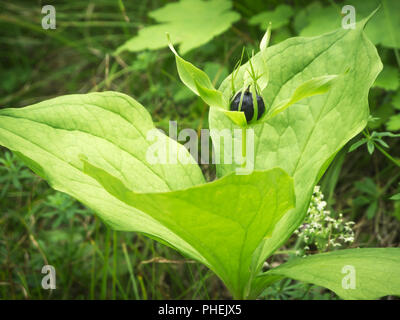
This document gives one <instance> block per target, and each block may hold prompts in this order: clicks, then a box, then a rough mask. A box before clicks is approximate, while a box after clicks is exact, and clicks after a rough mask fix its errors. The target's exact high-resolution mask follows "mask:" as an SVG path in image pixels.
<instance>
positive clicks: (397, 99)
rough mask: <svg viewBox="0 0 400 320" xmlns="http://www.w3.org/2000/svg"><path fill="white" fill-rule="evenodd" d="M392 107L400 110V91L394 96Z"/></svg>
mask: <svg viewBox="0 0 400 320" xmlns="http://www.w3.org/2000/svg"><path fill="white" fill-rule="evenodd" d="M392 105H393V106H394V107H395V108H396V109H398V110H400V91H397V92H396V94H395V95H394V96H393V99H392Z"/></svg>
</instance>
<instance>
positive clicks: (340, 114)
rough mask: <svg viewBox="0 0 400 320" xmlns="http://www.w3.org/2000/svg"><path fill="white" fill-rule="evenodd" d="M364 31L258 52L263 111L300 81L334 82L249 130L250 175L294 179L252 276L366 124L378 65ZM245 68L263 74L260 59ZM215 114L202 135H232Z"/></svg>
mask: <svg viewBox="0 0 400 320" xmlns="http://www.w3.org/2000/svg"><path fill="white" fill-rule="evenodd" d="M364 24H365V21H363V22H358V24H357V26H358V28H357V29H355V30H345V29H338V30H336V31H335V32H332V33H329V34H325V35H322V36H318V37H315V38H291V39H288V40H286V41H284V42H282V43H280V44H277V45H274V46H270V47H268V49H267V51H266V57H267V59H268V65H269V73H270V82H269V85H268V86H267V87H266V89H265V90H264V91H263V92H262V97H263V99H264V102H265V105H266V107H267V108H268V106H271V105H276V104H277V103H279V102H280V101H283V100H285V99H290V97H291V95H292V94H293V92H294V91H295V89H296V88H297V87H299V86H300V85H301V84H302V83H304V82H305V81H307V80H308V79H311V78H315V77H321V76H324V75H329V74H340V75H341V76H340V77H337V78H336V80H335V81H334V82H333V84H332V86H331V89H330V90H329V91H328V92H327V93H326V94H322V95H317V96H313V97H311V98H308V99H305V100H303V102H302V103H301V104H297V105H296V107H293V108H287V109H286V110H284V111H283V112H281V113H279V114H277V115H276V116H275V117H273V118H271V119H270V120H269V121H264V122H263V121H261V122H260V121H259V122H256V123H254V124H250V125H249V128H252V129H253V130H254V143H255V158H254V161H255V163H254V166H255V169H256V170H266V169H270V168H274V167H277V166H279V167H281V168H283V169H284V170H285V171H286V172H288V173H289V175H290V176H292V177H294V183H295V192H296V208H295V209H294V210H291V211H289V212H288V213H287V214H286V215H285V216H284V217H283V218H282V220H280V222H279V223H278V224H277V226H276V228H275V229H274V232H273V235H272V237H271V238H270V239H266V240H265V241H264V243H263V244H262V245H261V246H260V247H259V248H258V250H257V252H256V253H255V254H254V265H253V267H254V268H255V269H257V270H259V269H260V268H261V267H262V265H263V263H264V261H265V259H266V258H267V257H268V256H270V255H271V254H272V253H273V252H274V251H275V250H276V249H277V248H279V247H280V246H281V245H282V244H283V243H284V242H285V241H286V240H287V239H288V238H289V237H290V235H291V234H292V232H293V231H294V230H295V229H296V228H297V227H298V226H299V225H300V224H301V222H302V221H303V219H304V217H305V214H306V212H307V208H308V204H309V200H310V197H311V195H312V192H313V189H314V185H315V184H316V183H317V181H318V179H319V178H320V177H321V176H322V174H323V173H324V170H326V169H327V167H328V165H329V163H330V162H331V161H332V160H333V158H334V155H335V154H336V153H337V152H338V151H339V150H340V149H341V148H342V147H343V146H344V145H345V144H346V143H347V142H348V141H349V140H351V139H352V138H353V137H354V136H356V135H357V134H358V133H359V132H360V131H361V130H362V129H363V128H364V127H365V125H366V124H367V121H368V117H369V110H368V92H369V89H370V87H371V86H372V84H373V83H374V81H375V79H376V77H377V75H378V73H379V71H380V70H381V69H382V63H381V61H380V59H379V56H378V54H377V51H376V48H375V47H374V46H373V45H372V44H371V42H370V41H369V40H368V39H367V38H366V37H365V35H364V33H363V31H362V28H363V25H364ZM253 65H255V66H257V67H258V68H259V69H260V70H263V65H264V63H263V59H262V57H261V55H260V54H257V55H255V56H254V58H253ZM247 67H248V66H247V65H246V64H245V65H243V66H242V67H241V68H240V69H239V70H238V73H237V77H236V79H235V86H236V87H240V83H241V82H242V81H243V76H244V72H245V70H246V69H247ZM230 80H231V78H230V76H229V77H228V78H227V79H226V80H225V81H224V82H223V83H222V84H221V87H220V90H221V91H223V92H230V90H231V89H230V88H231V82H230ZM216 109H217V108H211V109H210V116H209V123H210V128H211V129H217V130H223V129H225V128H227V129H231V130H232V129H233V128H234V125H233V124H232V122H231V121H230V120H229V119H227V118H226V117H225V116H223V115H221V113H220V112H218V111H217V110H216ZM211 137H212V139H213V142H214V143H218V141H219V138H218V137H217V136H214V135H213V133H212V131H211ZM214 140H215V141H214ZM227 143H229V142H227ZM232 143H233V142H232ZM222 151H223V150H221V152H222ZM236 167H237V165H235V164H218V165H217V174H218V176H224V175H226V174H228V173H230V172H233V171H235V170H236Z"/></svg>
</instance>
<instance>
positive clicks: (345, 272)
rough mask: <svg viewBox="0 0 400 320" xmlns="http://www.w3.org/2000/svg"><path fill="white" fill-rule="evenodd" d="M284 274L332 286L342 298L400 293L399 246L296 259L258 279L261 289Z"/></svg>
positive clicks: (350, 250) (378, 296) (326, 286)
mask: <svg viewBox="0 0 400 320" xmlns="http://www.w3.org/2000/svg"><path fill="white" fill-rule="evenodd" d="M353 272H354V273H353ZM352 275H354V277H355V278H354V282H353V283H352V279H351V278H350V277H351V276H352ZM284 277H288V278H292V279H296V280H299V281H303V282H307V283H312V284H316V285H318V286H323V287H325V288H329V289H330V290H332V291H334V292H335V293H336V294H338V295H339V296H340V297H341V298H343V299H377V298H380V297H383V296H387V295H400V248H374V249H347V250H339V251H334V252H329V253H322V254H316V255H312V256H309V257H306V258H299V259H294V260H292V261H289V262H287V263H284V264H282V265H280V266H279V267H277V268H275V269H272V270H270V271H268V272H266V273H264V274H263V275H260V276H259V277H257V278H256V281H255V282H256V283H257V286H258V287H259V288H262V287H263V286H264V283H268V284H270V283H271V282H273V281H276V280H279V279H282V278H284ZM263 282H264V283H263Z"/></svg>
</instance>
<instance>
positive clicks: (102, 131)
mask: <svg viewBox="0 0 400 320" xmlns="http://www.w3.org/2000/svg"><path fill="white" fill-rule="evenodd" d="M150 130H154V131H155V132H158V136H157V142H160V143H161V144H162V145H165V146H166V148H167V147H171V148H172V147H176V148H177V150H178V151H179V153H180V154H181V155H182V156H184V158H185V160H186V161H187V164H183V163H182V162H178V161H177V163H176V164H163V165H161V164H149V162H148V161H147V160H146V159H147V158H146V151H147V150H148V148H149V146H150V145H152V144H154V143H155V141H148V140H147V133H148V132H149V131H150ZM0 145H3V146H5V147H7V148H9V149H11V150H13V151H14V152H16V153H17V154H18V155H19V156H20V157H21V158H22V160H23V161H24V162H25V163H26V165H28V166H29V167H30V168H31V169H32V170H34V171H35V172H37V173H38V174H39V175H40V176H42V177H43V178H45V179H46V180H47V181H48V183H49V184H50V185H51V186H52V187H53V188H54V189H56V190H59V191H62V192H65V193H67V194H69V195H71V196H73V197H74V198H76V199H78V200H79V201H80V202H82V203H83V204H85V205H87V206H88V207H90V208H92V209H93V210H95V211H96V212H97V214H98V216H99V217H100V218H101V219H102V220H103V221H104V222H105V223H107V224H108V225H109V226H110V227H112V228H114V229H117V230H121V231H137V232H142V233H145V234H148V235H151V236H152V237H154V238H157V239H160V238H161V239H164V241H165V242H166V243H168V244H169V245H170V246H172V247H174V248H176V249H178V250H179V251H181V252H184V253H186V254H187V255H189V256H191V257H193V258H196V259H199V260H200V261H201V260H202V257H201V256H200V255H199V254H198V253H197V252H196V250H194V249H193V248H192V247H191V246H190V245H189V244H187V243H186V242H185V241H183V240H182V239H181V238H180V236H179V235H176V234H174V233H172V232H171V231H170V230H168V229H167V228H166V227H165V226H163V225H162V224H161V223H160V222H159V221H156V220H154V219H153V218H152V217H150V216H149V215H147V214H145V213H143V212H141V211H139V210H136V209H132V208H131V207H130V206H127V205H126V204H124V203H123V202H121V201H119V200H117V199H115V198H114V197H112V196H111V195H110V194H109V193H108V192H106V191H105V190H104V188H102V187H101V186H100V185H99V184H98V183H97V182H96V181H95V180H93V179H92V178H90V177H88V176H87V175H86V174H84V173H83V164H82V161H81V159H80V156H81V155H82V154H83V155H85V157H86V158H87V161H90V162H91V163H93V164H94V165H96V166H99V167H101V168H103V169H105V170H107V171H108V172H110V174H112V175H114V176H116V177H118V178H119V179H121V181H123V183H124V184H126V185H127V186H128V187H129V188H131V189H132V190H135V191H136V192H166V191H171V190H176V189H182V188H188V187H191V186H194V185H198V184H202V183H204V178H203V175H202V172H201V170H200V168H199V166H198V165H197V163H196V162H195V161H194V159H193V158H192V157H191V156H190V154H189V153H188V151H187V150H186V148H185V147H183V146H182V145H180V144H178V143H177V142H175V141H174V140H172V139H170V138H169V137H167V136H165V135H164V134H161V133H159V131H158V130H156V129H155V127H154V125H153V122H152V120H151V118H150V115H149V113H148V112H147V111H146V109H144V107H143V106H141V105H140V104H139V103H138V102H137V101H135V100H134V99H132V98H130V97H129V96H127V95H124V94H121V93H115V92H104V93H91V94H86V95H67V96H62V97H59V98H55V99H50V100H47V101H44V102H41V103H38V104H35V105H32V106H29V107H26V108H19V109H3V110H1V111H0ZM178 160H179V159H178ZM185 163H186V162H185Z"/></svg>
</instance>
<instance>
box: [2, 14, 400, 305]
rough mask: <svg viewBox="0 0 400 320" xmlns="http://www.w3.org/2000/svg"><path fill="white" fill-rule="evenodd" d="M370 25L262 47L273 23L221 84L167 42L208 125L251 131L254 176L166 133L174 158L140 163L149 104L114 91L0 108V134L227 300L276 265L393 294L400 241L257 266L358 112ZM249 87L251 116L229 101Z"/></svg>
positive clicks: (254, 286) (337, 284) (252, 292)
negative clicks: (219, 287)
mask: <svg viewBox="0 0 400 320" xmlns="http://www.w3.org/2000/svg"><path fill="white" fill-rule="evenodd" d="M365 23H366V21H363V22H359V23H358V26H357V28H356V29H355V30H343V29H339V30H336V31H334V32H332V33H329V34H325V35H323V36H318V37H314V38H292V39H289V40H287V41H284V42H282V43H280V44H278V45H275V46H272V47H270V48H268V49H267V45H268V42H269V35H270V30H268V31H267V33H266V35H265V36H264V38H263V39H262V41H261V45H260V52H259V53H258V54H256V55H254V56H252V57H251V59H250V60H249V61H248V62H247V63H246V64H244V65H243V66H238V68H237V69H235V70H234V71H233V73H232V74H231V75H230V76H229V77H227V79H225V81H224V82H223V83H222V85H221V87H220V88H219V89H218V90H217V89H216V88H214V87H213V85H212V83H211V81H210V79H209V78H208V76H207V75H206V74H205V73H204V72H203V71H201V70H200V69H198V68H196V67H194V66H193V65H192V64H190V63H189V62H187V61H185V60H184V59H182V58H181V57H180V56H179V55H178V54H177V53H176V52H175V50H174V48H173V47H172V45H170V47H171V49H172V50H173V52H174V54H175V56H176V62H177V67H178V72H179V75H180V77H181V79H182V81H183V82H184V83H185V85H187V86H188V87H189V88H190V89H191V90H192V91H193V92H194V93H195V94H197V95H199V96H200V97H201V98H202V99H203V100H204V101H205V102H206V103H207V104H209V105H210V107H211V109H210V121H209V122H210V127H211V129H219V130H221V129H230V130H234V129H236V128H244V127H246V128H252V129H254V133H255V148H256V154H255V171H254V172H252V173H251V174H249V175H235V169H236V165H235V164H217V173H218V177H219V179H217V180H216V181H213V182H209V183H205V180H204V177H203V175H202V173H201V170H200V168H199V166H198V165H197V163H196V162H195V161H194V159H193V158H191V155H190V154H189V152H188V151H187V150H186V149H185V148H184V147H183V146H181V145H179V144H178V143H177V142H175V141H174V140H172V139H170V138H169V137H167V136H165V135H164V134H162V133H159V134H158V136H157V138H158V139H159V140H158V141H159V142H160V144H161V145H165V146H166V147H173V148H176V149H177V150H178V152H179V154H180V157H179V158H178V159H175V160H176V161H175V162H174V161H172V162H169V164H158V163H155V164H154V163H149V162H148V160H147V158H146V151H147V150H148V148H149V146H150V144H151V143H150V142H149V141H148V139H147V134H148V132H149V131H150V130H153V129H154V125H153V122H152V120H151V118H150V115H149V113H148V112H147V111H146V109H145V108H144V107H143V106H141V105H140V104H139V103H138V102H136V101H135V100H134V99H132V98H130V97H129V96H126V95H124V94H121V93H116V92H103V93H91V94H82V95H68V96H63V97H59V98H55V99H51V100H47V101H44V102H41V103H38V104H35V105H32V106H29V107H25V108H21V109H3V110H0V144H1V145H3V146H5V147H7V148H9V149H10V150H12V151H14V152H15V153H16V154H17V155H19V156H20V157H21V159H22V160H23V161H24V162H25V163H26V164H27V165H28V166H29V167H30V168H31V169H32V170H33V171H35V172H36V173H37V174H38V175H40V176H41V177H43V178H44V179H46V180H47V181H48V182H49V184H50V185H51V186H52V187H53V188H55V189H57V190H60V191H63V192H65V193H68V194H69V195H71V196H73V197H75V198H76V199H78V200H79V201H81V202H82V203H83V204H85V205H87V206H88V207H90V208H92V209H94V210H95V211H96V212H97V214H98V215H99V217H101V219H102V220H103V221H104V222H105V223H106V224H108V225H109V226H111V227H112V228H114V229H116V230H123V231H136V232H141V233H143V234H146V235H148V236H149V237H151V238H153V239H156V240H157V241H160V242H162V243H164V244H166V245H168V246H170V247H173V248H175V249H176V250H179V251H180V252H181V253H182V254H184V255H186V256H188V257H191V258H193V259H196V260H197V261H199V262H201V263H204V264H205V265H207V266H208V267H209V268H210V269H212V270H213V271H214V272H215V273H216V274H217V275H218V276H219V277H220V278H221V279H222V280H223V281H224V283H225V284H226V285H227V287H228V288H229V290H230V291H231V293H232V294H233V295H234V297H236V298H254V297H256V296H257V295H258V294H259V293H260V292H261V291H262V290H263V289H264V288H265V287H266V286H268V285H269V284H271V283H272V282H274V281H276V280H279V279H281V278H282V277H291V278H294V279H298V280H302V281H306V282H310V283H315V284H318V285H322V286H326V287H327V288H329V289H331V290H333V291H335V292H336V293H337V294H339V295H340V296H341V297H343V298H347V299H352V298H377V297H380V296H384V295H387V294H397V295H400V283H399V281H398V279H400V249H398V248H396V249H352V250H344V251H337V252H331V253H328V254H321V255H314V256H311V257H307V258H300V259H297V260H293V261H290V262H288V263H286V264H283V265H281V266H279V267H278V268H275V269H272V270H270V271H268V272H266V273H264V274H263V273H261V267H262V264H263V263H264V261H265V259H266V258H268V257H269V256H270V255H271V254H273V253H274V251H275V250H276V249H277V248H279V247H280V246H281V245H282V244H283V243H284V242H285V241H286V240H287V239H288V238H289V237H290V235H291V234H292V232H293V231H294V230H295V229H296V228H297V227H298V226H299V225H300V224H301V222H302V221H303V219H304V216H305V214H306V211H307V208H308V204H309V201H310V197H311V194H312V190H313V188H314V186H315V184H316V183H317V182H318V180H319V179H320V177H321V176H322V174H323V173H324V171H325V170H326V168H327V167H328V165H329V163H330V162H331V161H332V159H333V158H334V157H335V154H336V153H337V152H338V151H339V150H340V149H341V148H342V147H343V146H344V145H345V144H346V143H347V142H348V141H349V140H350V139H351V138H352V137H354V136H355V135H356V134H357V133H358V132H360V131H361V130H362V129H363V127H364V126H365V124H366V122H367V119H368V101H367V98H368V91H369V88H370V87H371V85H372V84H373V82H374V80H375V78H376V77H377V75H378V73H379V71H380V70H381V68H382V65H381V62H380V60H379V57H378V55H377V53H376V49H375V47H374V46H373V45H372V44H371V42H370V41H369V40H368V39H366V37H365V36H364V34H363V28H364V24H365ZM249 85H250V90H253V92H259V93H260V94H261V95H262V97H263V100H264V102H265V106H266V112H265V114H264V115H263V116H262V117H261V118H260V119H259V120H257V121H252V122H249V123H247V121H246V118H245V117H244V113H243V112H239V111H236V112H234V111H230V110H229V103H230V100H231V98H232V96H234V94H235V93H237V92H238V91H240V90H243V88H247V87H248V86H249ZM289 106H291V107H290V108H289ZM211 133H212V131H211ZM212 138H213V140H214V143H217V142H216V136H214V135H212ZM224 143H225V145H226V143H229V141H224ZM223 150H224V148H219V152H223ZM170 156H171V155H169V156H168V157H170ZM170 160H171V159H170ZM348 266H353V267H354V268H355V270H356V286H355V287H354V288H353V287H352V288H350V289H349V288H344V287H343V286H342V278H343V277H344V274H343V270H347V269H343V268H345V267H346V268H347V267H348ZM393 279H396V280H393Z"/></svg>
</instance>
